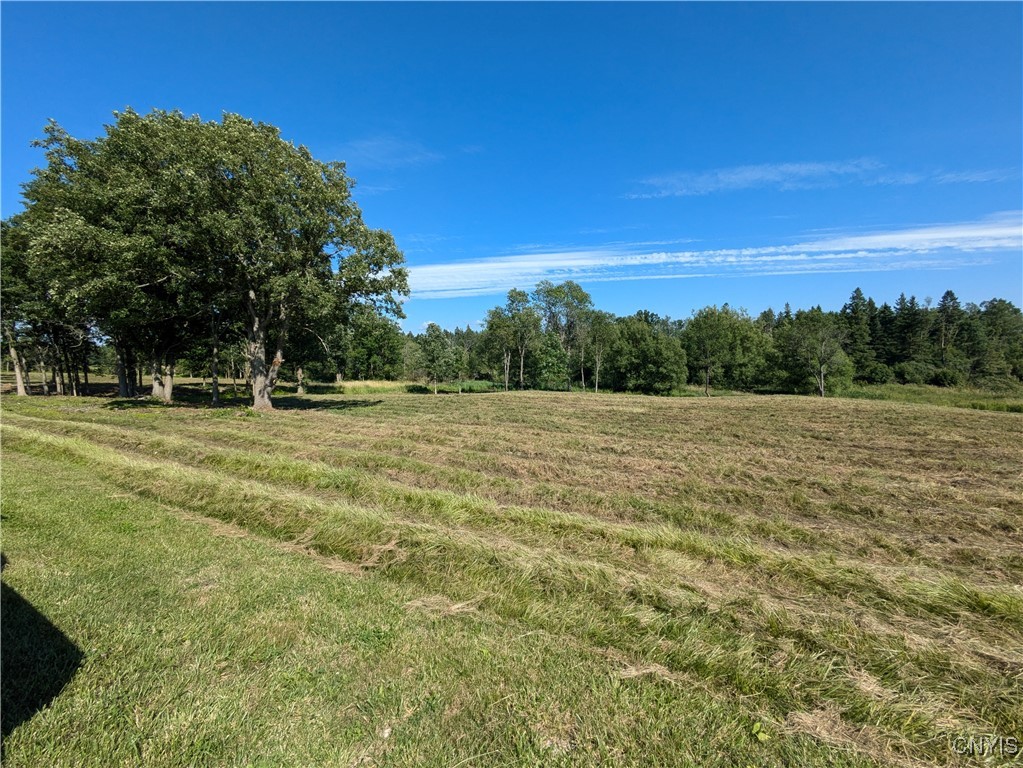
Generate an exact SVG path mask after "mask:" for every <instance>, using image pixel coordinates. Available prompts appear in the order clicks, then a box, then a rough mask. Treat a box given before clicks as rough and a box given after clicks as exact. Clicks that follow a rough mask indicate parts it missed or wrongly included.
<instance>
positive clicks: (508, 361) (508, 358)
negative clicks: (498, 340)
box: [504, 349, 512, 392]
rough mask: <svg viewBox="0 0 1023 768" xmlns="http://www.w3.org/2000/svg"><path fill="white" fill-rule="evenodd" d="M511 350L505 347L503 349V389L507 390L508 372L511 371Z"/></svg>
mask: <svg viewBox="0 0 1023 768" xmlns="http://www.w3.org/2000/svg"><path fill="white" fill-rule="evenodd" d="M511 355H512V353H511V350H510V349H506V350H505V351H504V391H505V392H507V391H508V379H509V378H510V377H509V373H510V372H511Z"/></svg>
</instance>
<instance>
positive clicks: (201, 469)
mask: <svg viewBox="0 0 1023 768" xmlns="http://www.w3.org/2000/svg"><path fill="white" fill-rule="evenodd" d="M294 401H295V402H296V403H298V402H300V403H301V404H302V405H303V406H304V407H302V408H294V409H291V410H279V411H277V412H272V413H257V412H254V411H252V410H250V409H236V408H218V409H208V408H201V407H168V406H161V405H156V404H152V403H148V404H140V405H129V404H128V402H126V401H117V400H108V399H101V398H91V399H90V398H83V399H71V398H67V399H63V398H62V399H58V398H41V397H40V398H13V397H6V398H5V399H4V402H3V423H2V435H3V532H4V541H3V551H4V554H5V557H6V559H7V564H6V566H5V568H4V576H3V580H4V585H5V586H4V617H3V619H4V620H3V633H4V636H3V648H4V670H3V679H4V686H3V691H4V693H3V695H4V701H3V709H4V725H3V728H4V755H3V758H4V763H5V765H8V766H12V767H13V766H24V765H41V764H47V765H53V766H60V765H80V764H95V765H99V764H103V765H138V764H145V765H159V766H176V765H352V766H357V765H410V766H411V765H447V766H455V765H458V766H469V765H479V766H483V765H538V764H545V765H596V764H607V765H719V766H735V765H739V766H745V765H757V766H762V765H801V766H814V765H831V766H835V765H841V766H867V765H898V766H905V765H970V764H978V762H979V757H978V756H977V755H976V753H974V754H973V755H971V754H969V752H968V750H965V749H964V747H965V746H967V745H969V744H973V745H974V746H979V745H980V743H981V742H980V740H981V738H982V737H997V738H999V739H1001V741H1000V742H999V743H1000V744H1001V745H1002V753H1001V754H998V753H991V754H989V758H992V759H994V760H995V763H994V764H998V762H999V760H1004V762H1008V761H1009V759H1010V758H1011V757H1012V754H1009V753H1007V752H1006V751H1005V750H1006V745H1009V747H1011V744H1012V743H1014V742H1013V740H1020V741H1023V738H1021V737H1023V715H1021V712H1023V554H1021V553H1023V479H1021V475H1020V467H1021V459H1023V452H1021V449H1020V436H1021V431H1023V430H1021V426H1023V420H1021V419H1023V417H1021V416H1020V415H1019V414H1016V413H1004V412H987V411H976V410H967V409H963V408H948V407H938V406H932V405H922V404H910V403H894V402H883V401H867V400H841V399H824V400H822V399H820V398H801V397H785V398H780V397H775V398H767V397H756V396H745V397H735V398H729V397H721V398H710V399H697V398H654V397H641V396H635V397H633V396H611V395H608V396H605V395H593V394H580V393H571V394H569V393H551V392H511V393H494V394H477V395H464V396H461V397H458V396H440V397H433V396H423V395H413V394H396V393H382V394H366V395H322V396H317V395H309V396H305V397H304V398H294ZM969 739H973V741H972V742H971V741H968V740H969ZM986 743H994V742H986Z"/></svg>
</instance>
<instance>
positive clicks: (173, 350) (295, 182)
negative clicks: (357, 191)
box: [4, 110, 408, 408]
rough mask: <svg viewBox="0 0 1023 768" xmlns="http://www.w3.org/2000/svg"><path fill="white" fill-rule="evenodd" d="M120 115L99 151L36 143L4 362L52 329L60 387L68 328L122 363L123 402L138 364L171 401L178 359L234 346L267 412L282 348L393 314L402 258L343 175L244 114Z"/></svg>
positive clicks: (16, 246) (82, 144)
mask: <svg viewBox="0 0 1023 768" xmlns="http://www.w3.org/2000/svg"><path fill="white" fill-rule="evenodd" d="M114 118H115V120H114V122H113V123H112V124H110V125H108V126H106V129H105V133H104V135H103V136H101V137H99V138H97V139H95V140H90V141H85V140H80V139H76V138H74V137H72V136H70V135H69V134H68V133H67V132H66V131H65V130H63V129H62V128H61V127H60V126H59V125H57V124H56V123H53V122H51V123H50V124H49V125H48V126H47V127H46V129H45V131H44V138H43V139H42V140H41V141H40V142H38V144H39V146H41V147H42V148H43V149H44V151H45V157H46V164H45V165H44V166H43V167H42V168H40V169H38V170H36V171H35V173H34V177H33V179H32V180H31V181H29V182H28V183H27V184H26V185H25V201H26V210H25V212H24V213H23V214H20V215H19V216H17V217H15V219H14V220H12V221H10V222H6V223H5V224H6V226H5V229H4V241H5V242H4V245H5V251H6V250H7V248H8V246H13V250H15V251H16V252H17V254H18V255H17V257H16V259H15V264H14V267H13V270H12V282H11V284H10V286H9V287H8V286H7V285H5V286H4V299H5V304H6V307H5V309H6V310H7V312H6V313H5V314H6V317H7V322H8V326H9V329H10V333H7V336H8V342H9V344H10V345H11V348H12V349H15V348H17V347H19V346H20V347H22V348H24V347H25V346H26V345H25V343H24V342H23V341H22V340H19V338H18V335H19V334H22V335H24V334H30V335H33V336H35V337H37V338H42V337H44V336H46V335H47V334H49V336H51V337H52V336H53V331H54V329H60V333H59V334H58V336H59V338H56V337H54V338H51V339H49V340H48V341H46V342H45V343H44V346H46V347H47V348H48V349H49V350H50V351H49V352H48V354H49V355H50V356H51V357H56V358H58V362H57V367H58V368H59V369H60V370H59V373H60V374H61V377H63V375H64V374H65V373H67V374H70V373H71V369H72V367H73V366H72V365H71V362H70V360H69V359H64V358H68V348H69V345H71V344H72V342H69V341H67V340H66V339H65V338H64V337H67V336H69V335H70V333H69V329H71V328H76V329H78V330H79V331H80V332H81V333H83V334H84V336H85V337H87V338H89V339H91V340H92V341H93V342H94V341H95V340H97V339H102V340H104V341H106V342H107V343H109V344H110V345H111V346H113V347H114V349H115V350H116V351H117V360H118V364H117V365H118V375H119V380H120V390H121V394H122V395H127V394H129V393H130V391H131V390H132V388H133V385H134V382H135V380H136V377H135V372H136V371H137V369H138V368H139V367H140V366H142V365H148V366H149V367H150V369H151V372H152V376H153V394H154V395H155V396H157V397H161V398H163V399H165V400H170V399H171V397H172V391H173V390H172V387H173V377H174V368H175V363H176V361H177V360H178V359H180V358H182V357H183V356H185V355H186V354H187V353H188V352H189V350H191V349H193V348H194V347H195V346H196V345H197V344H206V345H207V346H208V347H210V349H211V350H213V351H214V354H215V351H216V350H217V349H218V348H219V346H220V345H221V344H222V343H223V341H227V342H228V343H230V342H231V341H234V340H237V339H238V337H241V338H242V339H244V344H245V351H246V360H247V368H248V371H249V378H250V380H251V385H252V398H253V405H254V406H255V407H257V408H272V399H271V396H272V392H273V388H274V385H275V383H276V381H277V378H278V375H279V373H280V370H281V366H282V364H283V363H284V361H285V353H286V350H287V349H288V343H289V335H300V333H301V332H309V333H312V334H313V335H315V336H316V337H317V338H320V339H323V338H325V337H327V336H329V335H331V333H332V332H333V331H334V330H335V329H336V326H337V325H338V324H339V323H341V322H343V321H344V319H345V318H346V317H350V316H352V313H353V307H355V306H364V307H369V308H371V309H372V310H373V311H374V312H378V313H382V314H391V315H394V316H398V317H401V316H402V312H401V304H400V300H401V297H403V296H405V295H407V293H408V287H407V276H406V272H405V269H404V268H403V266H402V264H403V260H404V259H403V256H402V253H401V251H400V250H399V249H398V247H397V245H396V244H395V242H394V239H393V238H392V237H391V235H390V233H388V232H386V231H383V230H378V229H371V228H369V227H367V226H366V225H365V224H364V223H363V220H362V214H361V211H360V209H359V207H358V206H357V205H356V203H355V201H354V199H353V198H352V186H353V184H352V181H351V179H350V178H349V177H348V176H347V175H346V172H345V166H344V164H343V163H341V162H323V161H319V160H316V159H315V158H313V157H312V155H311V154H310V152H309V151H308V150H307V149H306V148H305V147H302V146H296V145H294V144H292V143H290V142H288V141H285V140H284V139H283V138H282V137H281V135H280V132H279V131H278V129H277V128H275V127H273V126H271V125H267V124H265V123H257V122H253V121H251V120H249V119H247V118H244V117H242V116H240V115H234V114H225V115H224V116H223V118H222V120H221V121H220V122H216V121H211V122H204V121H202V120H200V119H199V118H198V117H195V116H192V117H186V116H185V115H183V114H181V113H180V112H164V111H159V110H156V111H153V112H150V113H149V114H146V115H140V114H138V113H136V112H134V111H132V110H127V111H125V112H122V113H115V115H114ZM15 275H17V277H15ZM5 277H6V275H5ZM6 282H7V281H6V280H5V283H6ZM9 288H10V289H9ZM40 305H45V308H44V310H40V309H39V306H40ZM5 332H6V329H5ZM301 346H302V345H301V344H299V345H297V347H296V348H298V349H300V348H301ZM327 351H328V352H329V347H328V348H327ZM36 356H37V357H38V356H39V355H38V354H37V355H36ZM298 362H301V361H298ZM214 367H215V361H214ZM76 370H77V369H76ZM55 378H56V377H55Z"/></svg>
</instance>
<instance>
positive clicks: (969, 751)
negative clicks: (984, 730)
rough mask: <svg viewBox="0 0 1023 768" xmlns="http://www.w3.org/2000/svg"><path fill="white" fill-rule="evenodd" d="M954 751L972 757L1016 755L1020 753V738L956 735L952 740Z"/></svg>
mask: <svg viewBox="0 0 1023 768" xmlns="http://www.w3.org/2000/svg"><path fill="white" fill-rule="evenodd" d="M951 746H952V751H953V752H955V753H956V754H957V755H969V756H970V757H1016V756H1017V755H1019V754H1020V740H1019V739H1018V738H1017V737H1015V736H996V735H994V734H992V735H989V736H956V737H955V738H953V739H952V740H951Z"/></svg>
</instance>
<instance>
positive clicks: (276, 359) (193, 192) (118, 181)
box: [0, 110, 1023, 408]
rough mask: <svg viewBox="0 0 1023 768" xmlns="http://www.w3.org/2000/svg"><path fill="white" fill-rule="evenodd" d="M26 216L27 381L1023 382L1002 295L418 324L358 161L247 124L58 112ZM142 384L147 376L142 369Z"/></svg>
mask: <svg viewBox="0 0 1023 768" xmlns="http://www.w3.org/2000/svg"><path fill="white" fill-rule="evenodd" d="M38 144H39V146H40V147H41V148H42V149H43V150H44V151H45V153H46V163H45V165H44V166H43V167H42V168H40V169H37V170H36V171H35V172H34V176H33V178H32V179H31V180H30V181H29V182H28V183H26V184H25V185H24V198H25V203H26V208H25V211H24V212H22V213H20V214H18V215H16V216H13V217H11V218H10V219H8V220H6V221H4V222H3V227H2V248H3V258H2V261H0V267H2V275H0V290H2V302H3V321H2V325H3V333H4V340H5V342H6V345H7V348H8V352H9V357H8V360H7V366H8V367H9V368H10V369H11V370H13V372H14V374H15V379H16V387H17V391H18V392H19V393H21V394H30V393H33V391H34V392H36V393H45V394H50V393H56V394H84V393H87V392H88V390H89V374H90V372H91V373H93V374H95V373H96V372H101V373H104V374H108V375H113V376H116V377H117V381H118V392H119V394H120V395H121V396H124V397H128V396H135V395H139V394H143V393H144V391H145V389H147V388H148V389H149V392H150V393H151V394H152V395H153V396H155V397H158V398H161V399H163V400H165V401H170V400H172V398H173V391H174V389H173V387H174V379H175V375H180V374H186V375H191V376H202V377H204V378H209V380H210V382H211V394H212V399H213V402H217V400H218V397H219V383H218V382H219V380H220V379H221V378H225V377H230V378H233V379H238V378H242V379H245V380H246V382H247V383H248V386H249V387H251V393H252V403H253V405H254V407H257V408H272V407H273V406H272V399H271V398H272V394H273V391H274V388H275V386H276V385H277V383H278V381H279V379H280V378H282V377H283V378H284V379H287V380H290V381H293V382H296V383H297V384H298V388H299V391H302V388H303V384H304V382H306V381H312V380H315V381H341V380H352V379H392V380H404V381H422V382H424V383H426V384H433V385H435V387H436V384H437V383H438V382H442V381H466V380H476V381H487V382H492V383H493V384H495V385H496V386H498V387H502V388H505V389H535V388H540V389H573V388H582V389H592V390H594V391H606V390H613V391H626V392H642V393H649V394H670V393H672V392H675V391H678V390H679V389H680V388H681V387H683V386H686V385H687V384H695V385H699V386H701V387H703V388H704V390H705V391H707V392H709V391H710V389H711V388H712V387H713V388H725V389H730V390H745V391H759V392H796V393H816V394H819V395H821V396H824V395H825V394H827V393H828V392H832V391H835V390H837V389H840V388H841V387H843V386H845V385H847V384H849V383H850V382H861V383H886V382H901V383H917V384H934V385H938V386H945V387H954V386H961V385H970V386H978V387H987V388H999V387H1014V386H1018V385H1019V383H1020V382H1021V381H1023V314H1021V312H1020V310H1019V308H1017V307H1015V306H1014V305H1013V304H1012V303H1010V302H1009V301H1006V300H1004V299H997V298H994V299H991V300H990V301H985V302H983V303H981V304H979V305H975V304H965V305H964V304H961V303H960V301H959V300H958V299H957V298H956V295H955V294H954V293H953V292H952V291H951V290H950V291H946V292H945V294H944V295H943V296H941V298H940V299H939V300H938V301H937V303H936V304H934V303H932V301H931V300H930V299H926V300H924V301H923V302H922V303H921V302H920V301H918V300H917V299H916V298H915V297H913V296H910V297H909V298H907V297H906V296H905V294H902V295H900V296H899V297H898V300H897V301H896V302H895V303H894V305H889V304H887V303H882V304H881V305H878V304H877V303H876V302H875V301H874V300H873V299H872V298H868V297H866V296H864V295H863V293H862V292H861V291H860V290H859V289H856V290H855V291H853V293H852V295H851V296H850V297H849V301H848V302H847V303H846V304H845V306H843V307H842V309H841V310H840V311H838V312H826V311H823V310H822V309H821V308H820V307H812V308H808V309H799V310H796V311H793V310H792V309H791V308H790V307H789V306H788V305H786V306H785V307H784V308H783V309H782V310H781V311H779V312H775V311H773V310H767V311H765V312H762V313H760V314H759V315H758V316H756V317H752V316H750V315H749V314H747V313H746V312H745V311H744V310H742V309H736V308H733V307H730V306H729V305H727V304H726V305H725V306H722V307H714V306H711V307H705V308H703V309H701V310H699V311H696V312H694V313H693V314H692V316H691V317H688V318H685V319H671V318H668V317H661V316H658V315H656V314H653V313H651V312H647V311H640V312H637V313H636V314H634V315H630V316H628V317H616V316H615V315H612V314H610V313H608V312H604V311H601V310H599V309H597V308H595V307H594V306H593V301H592V299H591V297H590V296H589V294H587V293H586V291H584V290H583V288H582V287H581V286H579V285H578V284H576V283H574V282H571V281H569V282H564V283H561V284H554V283H551V282H548V281H544V282H541V283H539V284H538V285H536V287H535V288H534V290H533V291H532V292H528V293H527V292H526V291H522V290H512V291H510V292H509V293H508V295H507V300H506V301H505V303H504V304H503V305H501V306H497V307H494V308H493V309H491V310H490V311H489V312H488V314H487V317H486V320H485V323H484V324H483V327H482V328H480V329H479V330H475V329H472V328H465V329H459V328H456V329H454V330H445V329H442V328H440V327H438V326H437V325H433V324H431V325H430V326H428V327H427V328H426V329H425V331H424V332H422V333H419V334H406V333H403V332H402V331H401V329H400V327H399V325H398V324H397V322H396V321H395V318H401V317H403V315H402V310H401V301H402V297H404V296H407V295H408V285H407V275H406V271H405V268H404V266H403V264H404V257H403V255H402V253H401V251H400V250H399V249H398V247H397V245H396V244H395V242H394V240H393V238H392V237H391V235H390V233H388V232H386V231H384V230H375V229H370V228H368V227H366V226H365V224H364V223H363V222H362V217H361V212H360V210H359V208H358V206H357V205H356V203H355V202H354V200H353V199H352V197H351V188H352V184H351V180H350V179H349V178H348V177H347V176H346V174H345V168H344V164H343V163H324V162H320V161H317V160H315V159H314V158H313V157H312V156H311V155H310V154H309V152H308V151H307V150H306V149H305V148H304V147H296V146H295V145H293V144H290V143H288V142H286V141H284V140H283V139H281V137H280V135H279V132H278V131H277V129H276V128H274V127H273V126H269V125H266V124H263V123H254V122H252V121H250V120H247V119H245V118H243V117H240V116H237V115H229V114H228V115H224V117H223V119H222V121H221V122H219V123H218V122H202V121H201V120H199V118H197V117H185V116H184V115H182V114H180V113H177V112H161V111H154V112H151V113H149V114H147V115H139V114H137V113H135V112H132V111H130V110H129V111H126V112H124V113H115V122H114V123H113V124H111V125H109V126H107V127H106V131H105V134H104V135H103V136H101V137H100V138H97V139H94V140H81V139H76V138H74V137H72V136H70V135H69V134H67V133H66V132H65V131H64V130H63V129H62V128H61V127H60V126H59V125H57V124H56V123H51V124H50V125H49V126H47V128H46V130H45V135H44V138H43V139H42V140H41V141H40V142H38ZM147 379H148V381H147Z"/></svg>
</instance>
